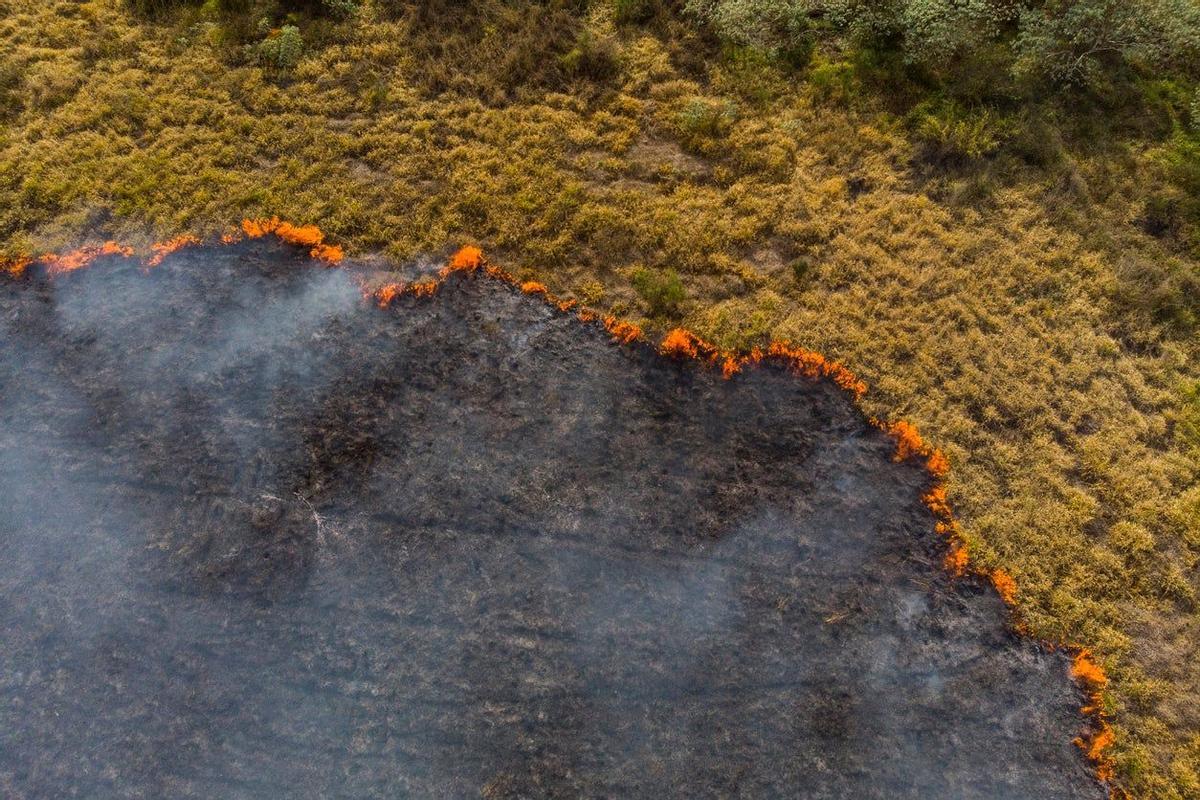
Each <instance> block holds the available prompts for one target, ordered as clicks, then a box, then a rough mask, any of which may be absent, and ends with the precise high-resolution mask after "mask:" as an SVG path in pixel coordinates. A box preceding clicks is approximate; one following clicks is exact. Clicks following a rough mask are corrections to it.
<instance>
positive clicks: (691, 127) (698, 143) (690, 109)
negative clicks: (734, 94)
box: [676, 97, 738, 152]
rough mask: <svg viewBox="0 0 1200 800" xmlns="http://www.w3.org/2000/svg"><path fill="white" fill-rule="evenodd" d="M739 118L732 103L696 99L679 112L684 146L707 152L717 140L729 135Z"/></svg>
mask: <svg viewBox="0 0 1200 800" xmlns="http://www.w3.org/2000/svg"><path fill="white" fill-rule="evenodd" d="M737 118H738V109H737V105H736V104H735V103H734V102H732V101H729V100H726V101H719V100H710V99H708V98H704V97H694V98H692V99H691V100H689V101H687V103H685V104H684V106H683V108H681V109H680V110H679V113H678V114H677V115H676V124H677V125H678V128H679V133H680V136H681V139H682V141H683V144H684V146H686V147H687V148H688V149H690V150H695V151H698V152H707V151H708V150H709V149H710V148H711V145H712V144H713V143H714V142H715V141H716V140H719V139H722V138H724V137H725V136H727V135H728V134H729V131H730V130H731V129H732V128H733V124H734V123H735V122H736V121H737Z"/></svg>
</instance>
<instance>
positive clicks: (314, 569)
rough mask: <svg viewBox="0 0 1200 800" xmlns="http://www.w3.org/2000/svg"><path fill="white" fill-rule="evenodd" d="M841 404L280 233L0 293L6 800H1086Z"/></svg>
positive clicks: (0, 707) (903, 496) (1018, 673)
mask: <svg viewBox="0 0 1200 800" xmlns="http://www.w3.org/2000/svg"><path fill="white" fill-rule="evenodd" d="M894 447H895V445H894V442H893V441H892V440H891V439H890V438H889V437H887V436H886V435H885V434H883V433H881V432H880V431H878V430H876V429H875V428H872V427H871V426H869V425H868V424H867V423H866V422H865V421H864V420H863V418H862V417H861V415H860V413H859V412H858V411H857V410H856V409H855V408H854V407H853V405H852V403H851V402H850V401H849V400H848V399H847V397H846V396H845V394H844V393H843V392H842V391H841V390H839V389H837V388H836V387H835V386H833V385H832V384H831V383H829V382H825V381H809V380H803V379H797V378H795V377H793V376H791V375H789V374H787V373H785V372H784V371H783V370H782V369H777V368H774V367H772V366H770V365H763V366H761V367H757V368H752V369H747V370H745V371H743V372H742V373H741V374H738V375H736V376H735V377H734V378H733V379H732V380H724V379H722V377H721V375H720V372H719V370H713V369H710V368H707V367H705V366H704V365H701V364H698V363H696V362H689V361H674V360H671V359H667V358H664V357H662V356H660V355H658V354H657V353H656V352H655V351H654V350H653V349H652V348H650V347H649V346H642V345H634V346H621V345H616V344H614V343H613V342H612V340H611V337H610V336H609V335H608V334H607V333H606V332H605V331H604V329H603V327H602V326H600V325H598V324H597V325H585V324H581V323H580V322H579V321H577V320H576V319H575V318H574V317H572V316H570V315H566V314H563V313H561V312H560V311H558V310H557V309H555V308H554V307H553V306H551V305H549V304H547V303H545V302H542V301H541V300H539V299H536V298H532V297H529V296H526V295H524V294H522V293H521V292H520V291H519V290H517V289H515V288H514V287H512V286H509V285H507V284H504V283H502V282H499V281H496V280H491V279H488V278H486V277H478V276H471V275H452V276H451V277H450V278H449V279H448V281H447V284H446V285H445V286H444V287H443V288H442V290H441V291H439V292H438V293H437V294H435V295H433V296H431V297H421V298H413V297H405V298H401V299H399V300H397V301H396V302H395V303H394V304H393V305H392V306H391V307H389V308H387V309H380V308H378V307H376V306H375V305H374V304H371V303H369V302H365V301H364V300H363V297H362V294H361V292H360V290H359V288H358V285H357V284H356V282H355V280H354V275H353V273H352V271H350V270H341V269H326V268H324V267H322V266H320V265H317V264H314V263H312V262H310V261H309V260H308V259H307V257H305V256H303V255H301V254H299V253H297V252H295V251H293V250H291V249H288V248H286V247H284V246H281V245H277V244H273V243H266V242H254V243H242V244H238V245H234V246H229V247H222V248H201V249H192V250H184V251H180V252H178V253H175V254H173V255H171V256H169V257H168V258H167V259H166V260H165V261H164V263H163V264H161V265H160V266H158V267H156V268H155V269H153V270H151V271H149V272H148V273H146V272H144V271H143V270H142V269H140V267H139V265H138V264H137V263H136V262H134V261H132V260H130V259H124V258H119V257H116V258H103V259H101V260H100V261H98V262H97V263H96V264H95V265H93V266H92V267H90V268H88V269H84V270H79V271H77V272H73V273H70V274H63V275H56V276H53V277H51V276H48V275H47V274H45V271H44V270H39V269H36V268H34V269H31V270H30V271H29V272H28V274H26V275H25V276H23V277H22V278H19V279H11V280H5V281H3V282H0V500H2V505H0V546H2V547H3V552H4V556H3V558H2V559H0V637H2V641H3V647H0V795H3V796H4V797H9V798H45V797H69V796H78V797H89V798H98V797H131V798H133V797H139V798H140V797H223V798H279V797H290V798H309V797H312V798H316V797H354V798H358V797H380V798H383V797H387V798H394V797H447V798H449V797H454V798H457V797H479V796H483V797H486V798H505V797H514V798H515V797H655V796H657V797H729V796H741V797H755V798H760V797H802V798H922V799H923V800H927V799H929V798H987V799H988V800H1000V799H1003V798H1022V799H1024V798H1039V800H1041V799H1046V798H1100V797H1103V796H1104V791H1103V789H1102V787H1101V786H1100V785H1099V784H1098V783H1097V782H1096V781H1095V780H1094V778H1092V777H1091V774H1090V771H1089V769H1088V766H1087V764H1086V762H1085V760H1084V759H1083V757H1082V755H1081V754H1080V752H1079V751H1078V749H1077V748H1076V747H1075V746H1074V745H1073V744H1072V739H1073V738H1075V737H1076V736H1077V735H1079V734H1080V733H1082V732H1083V729H1084V727H1085V725H1086V723H1085V721H1084V720H1083V718H1082V717H1081V716H1080V714H1079V711H1078V709H1079V706H1080V704H1081V702H1082V701H1083V698H1082V697H1081V694H1080V690H1079V689H1078V688H1077V687H1076V686H1075V685H1074V684H1073V683H1072V682H1071V681H1070V679H1069V677H1068V663H1067V658H1066V657H1065V656H1064V655H1063V654H1061V653H1054V652H1049V651H1047V650H1044V649H1043V648H1041V647H1039V646H1038V645H1037V644H1036V643H1034V642H1031V641H1028V640H1023V639H1021V638H1019V637H1017V636H1015V635H1014V634H1012V633H1011V632H1010V631H1009V629H1008V626H1007V623H1006V611H1005V609H1004V607H1003V604H1002V603H1001V602H1000V600H999V599H998V598H997V597H996V596H995V593H994V592H993V591H992V590H991V589H990V588H988V587H985V586H984V585H982V584H976V583H974V582H972V581H969V580H968V581H952V580H951V579H950V578H948V577H947V576H946V575H945V574H943V572H942V571H941V569H940V566H939V565H940V562H941V559H942V556H943V547H944V543H943V542H942V541H940V540H939V538H938V537H937V536H936V535H935V534H934V531H933V520H932V518H931V516H930V513H929V511H928V510H927V509H926V508H925V507H924V505H923V504H922V502H921V500H920V497H921V494H922V492H923V490H924V489H925V487H926V485H927V481H928V480H929V478H928V474H927V473H926V472H925V471H924V470H923V469H922V468H920V467H919V466H917V465H915V464H907V463H900V464H897V463H894V462H893V460H892V458H891V456H892V453H893V451H894Z"/></svg>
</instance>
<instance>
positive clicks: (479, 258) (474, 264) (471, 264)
mask: <svg viewBox="0 0 1200 800" xmlns="http://www.w3.org/2000/svg"><path fill="white" fill-rule="evenodd" d="M481 266H483V251H482V250H480V249H479V248H478V247H476V246H474V245H470V244H469V245H467V246H466V247H463V248H462V249H460V250H459V251H458V252H457V253H455V254H454V256H453V257H452V258H451V259H450V263H449V264H448V265H447V266H446V269H447V270H448V271H449V272H474V271H475V270H477V269H479V268H480V267H481Z"/></svg>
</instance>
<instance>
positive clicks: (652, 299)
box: [633, 267, 687, 317]
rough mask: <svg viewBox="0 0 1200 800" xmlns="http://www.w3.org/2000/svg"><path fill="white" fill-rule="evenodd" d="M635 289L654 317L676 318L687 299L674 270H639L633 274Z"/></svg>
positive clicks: (643, 268)
mask: <svg viewBox="0 0 1200 800" xmlns="http://www.w3.org/2000/svg"><path fill="white" fill-rule="evenodd" d="M633 288H634V290H635V291H636V292H637V293H638V295H639V296H640V297H641V298H642V300H644V301H645V302H646V306H647V308H648V309H649V311H650V315H651V316H654V317H670V316H675V315H676V314H678V313H679V309H680V307H681V306H682V305H683V302H684V300H686V299H687V293H686V292H685V291H684V289H683V282H682V281H680V280H679V274H678V273H676V272H675V271H674V270H666V271H665V272H657V271H654V270H649V269H646V268H645V267H642V268H639V269H638V270H637V271H636V272H634V273H633Z"/></svg>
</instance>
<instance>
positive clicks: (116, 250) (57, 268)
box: [38, 242, 133, 275]
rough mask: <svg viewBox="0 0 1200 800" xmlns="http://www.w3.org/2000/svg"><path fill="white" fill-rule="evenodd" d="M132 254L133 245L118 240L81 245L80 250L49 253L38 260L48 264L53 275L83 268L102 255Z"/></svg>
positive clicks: (128, 255) (124, 255) (47, 269)
mask: <svg viewBox="0 0 1200 800" xmlns="http://www.w3.org/2000/svg"><path fill="white" fill-rule="evenodd" d="M132 255H133V248H132V247H125V246H123V245H119V244H117V243H116V242H105V243H104V244H101V245H89V246H86V247H80V248H79V249H78V250H71V251H70V252H67V253H63V254H62V255H55V254H53V253H47V254H46V255H44V256H42V257H41V258H40V259H38V260H39V261H40V262H41V263H42V264H44V265H45V266H46V271H47V272H49V273H50V274H51V275H60V274H62V273H66V272H74V271H75V270H77V269H83V268H84V267H86V266H88V265H89V264H91V263H92V262H93V261H95V260H96V259H97V258H100V257H101V256H122V257H125V258H129V257H130V256H132Z"/></svg>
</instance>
